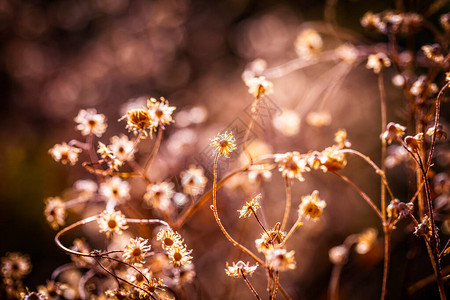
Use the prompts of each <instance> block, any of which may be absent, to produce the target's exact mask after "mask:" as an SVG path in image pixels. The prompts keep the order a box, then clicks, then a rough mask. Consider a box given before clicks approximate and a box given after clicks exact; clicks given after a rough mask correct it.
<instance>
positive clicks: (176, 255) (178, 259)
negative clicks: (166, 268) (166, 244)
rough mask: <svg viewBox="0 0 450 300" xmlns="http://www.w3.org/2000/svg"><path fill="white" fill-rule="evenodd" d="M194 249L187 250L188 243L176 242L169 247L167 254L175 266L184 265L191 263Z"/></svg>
mask: <svg viewBox="0 0 450 300" xmlns="http://www.w3.org/2000/svg"><path fill="white" fill-rule="evenodd" d="M191 252H192V250H189V251H188V250H187V249H186V245H183V244H182V243H181V242H178V243H175V244H174V245H173V246H172V247H170V248H168V249H167V255H168V256H169V259H170V261H171V262H172V264H173V265H174V266H178V267H180V266H184V265H187V264H190V263H191V260H192V256H190V254H191Z"/></svg>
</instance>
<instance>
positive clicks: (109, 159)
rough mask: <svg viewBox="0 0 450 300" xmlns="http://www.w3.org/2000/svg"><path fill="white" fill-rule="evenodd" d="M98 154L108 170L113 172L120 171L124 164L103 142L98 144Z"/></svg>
mask: <svg viewBox="0 0 450 300" xmlns="http://www.w3.org/2000/svg"><path fill="white" fill-rule="evenodd" d="M97 153H98V154H99V155H100V157H101V158H102V161H104V162H106V164H107V165H108V168H110V169H112V170H116V171H117V170H118V169H119V167H120V166H121V165H123V162H122V161H121V160H119V159H117V158H116V155H115V153H114V151H112V150H111V149H110V148H109V147H108V146H106V145H105V144H103V143H102V142H98V150H97Z"/></svg>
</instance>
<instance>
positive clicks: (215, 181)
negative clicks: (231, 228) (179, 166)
mask: <svg viewBox="0 0 450 300" xmlns="http://www.w3.org/2000/svg"><path fill="white" fill-rule="evenodd" d="M218 159H219V153H217V154H216V155H215V157H214V180H213V191H212V196H213V205H212V206H211V208H212V210H213V213H214V218H215V219H216V222H217V224H218V225H219V227H220V229H221V230H222V233H223V234H224V235H225V237H226V238H227V239H228V240H229V241H230V242H231V243H232V244H233V245H235V246H236V247H238V248H239V249H241V250H242V251H244V252H245V253H247V254H248V255H249V256H250V257H251V258H253V259H254V260H255V261H256V262H258V263H259V264H260V265H262V266H264V267H265V264H264V262H263V261H262V260H261V259H260V258H259V257H258V256H256V255H255V254H254V253H253V252H251V251H250V250H249V249H247V248H246V247H244V246H243V245H241V244H239V243H238V242H237V241H235V240H234V239H233V238H232V237H231V236H230V234H229V233H228V232H227V231H226V229H225V227H223V225H222V222H221V221H220V218H219V214H218V212H217V186H216V185H217V160H218Z"/></svg>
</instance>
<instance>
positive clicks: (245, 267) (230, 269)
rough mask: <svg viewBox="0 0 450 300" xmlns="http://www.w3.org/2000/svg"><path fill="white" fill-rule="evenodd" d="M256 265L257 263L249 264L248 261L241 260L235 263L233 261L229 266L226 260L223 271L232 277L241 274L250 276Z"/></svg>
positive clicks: (238, 276)
mask: <svg viewBox="0 0 450 300" xmlns="http://www.w3.org/2000/svg"><path fill="white" fill-rule="evenodd" d="M257 267H258V264H255V265H254V266H250V263H249V262H247V263H244V262H243V261H242V260H240V261H238V262H237V263H235V262H233V265H232V266H229V265H228V262H227V267H226V269H225V273H226V274H227V275H228V276H230V277H233V278H240V277H241V276H242V274H244V275H250V276H251V275H252V274H253V273H254V272H255V271H256V268H257Z"/></svg>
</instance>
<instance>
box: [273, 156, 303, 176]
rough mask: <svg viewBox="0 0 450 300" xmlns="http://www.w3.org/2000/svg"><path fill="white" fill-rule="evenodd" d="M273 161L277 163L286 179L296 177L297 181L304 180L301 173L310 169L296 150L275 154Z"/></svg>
mask: <svg viewBox="0 0 450 300" xmlns="http://www.w3.org/2000/svg"><path fill="white" fill-rule="evenodd" d="M275 162H276V163H278V167H279V168H278V170H279V171H280V172H281V174H282V175H283V176H284V177H286V178H288V179H294V178H297V179H298V180H299V181H305V179H304V178H303V176H302V173H304V172H308V171H310V169H309V168H308V166H307V162H306V160H305V159H304V158H303V157H302V156H301V155H300V153H298V152H296V151H294V152H287V153H285V154H275Z"/></svg>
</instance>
